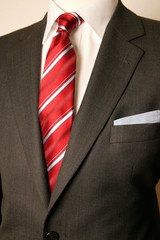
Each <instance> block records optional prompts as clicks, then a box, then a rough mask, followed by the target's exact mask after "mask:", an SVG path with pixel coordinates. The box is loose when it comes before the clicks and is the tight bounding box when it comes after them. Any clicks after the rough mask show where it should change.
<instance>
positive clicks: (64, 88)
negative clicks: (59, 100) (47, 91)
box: [38, 74, 75, 115]
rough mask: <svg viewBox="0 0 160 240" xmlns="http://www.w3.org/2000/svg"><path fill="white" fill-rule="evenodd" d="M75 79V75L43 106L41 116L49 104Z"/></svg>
mask: <svg viewBox="0 0 160 240" xmlns="http://www.w3.org/2000/svg"><path fill="white" fill-rule="evenodd" d="M74 79H75V74H74V75H73V76H72V77H70V78H69V79H68V80H67V81H66V82H65V83H64V84H63V85H62V86H61V87H60V88H59V89H58V90H57V91H56V92H55V93H54V94H53V95H52V96H51V97H50V98H49V99H48V100H47V101H46V102H45V103H44V104H43V105H42V107H41V108H40V109H39V111H38V112H39V115H40V114H41V112H42V111H43V110H44V109H45V108H46V107H47V106H48V104H50V103H51V102H52V101H53V99H55V98H56V97H57V96H58V95H59V94H60V93H61V92H62V91H63V90H64V89H65V88H66V87H67V86H68V85H69V84H70V83H71V82H72V81H73V80H74Z"/></svg>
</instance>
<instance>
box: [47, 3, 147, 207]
mask: <svg viewBox="0 0 160 240" xmlns="http://www.w3.org/2000/svg"><path fill="white" fill-rule="evenodd" d="M127 25H129V26H127ZM131 26H133V27H132V29H131ZM142 35H144V29H143V27H142V24H141V22H140V20H139V18H138V17H136V16H135V15H134V14H132V13H131V12H130V11H128V10H127V9H126V8H125V7H124V6H123V5H122V4H121V2H119V4H118V7H117V9H116V11H115V13H114V15H113V17H112V19H111V21H110V23H109V25H108V27H107V29H106V32H105V35H104V38H103V41H102V44H101V47H100V51H99V54H98V56H97V60H96V63H95V66H94V69H93V72H92V75H91V78H90V81H89V85H88V88H87V90H86V94H85V96H84V99H83V102H82V104H81V107H80V110H79V113H78V115H77V116H76V118H75V120H74V124H73V127H72V132H71V136H70V141H69V145H68V148H67V152H66V155H65V157H64V160H63V163H62V166H61V169H60V172H59V176H58V180H57V182H56V185H55V188H54V192H53V194H52V197H51V200H50V205H49V209H48V210H49V211H50V210H51V208H52V207H53V205H54V204H55V202H56V201H57V199H58V198H59V196H60V195H61V193H62V192H63V190H64V188H65V187H66V186H67V184H68V183H69V182H70V181H71V179H72V177H74V174H75V172H76V171H77V170H78V168H79V167H80V165H81V164H82V162H83V161H84V160H85V157H86V155H87V153H88V152H89V150H90V149H91V147H92V146H93V144H94V142H95V141H96V138H97V137H98V135H99V134H100V132H101V131H102V129H103V127H104V125H105V124H106V122H107V121H108V119H109V117H110V115H111V114H112V112H113V110H114V108H115V107H116V104H117V103H118V101H119V99H120V97H121V95H122V94H123V92H124V90H125V88H126V87H127V84H128V82H129V81H130V79H131V76H132V74H133V72H134V70H135V68H136V66H137V64H138V62H139V61H140V59H141V58H142V56H143V54H144V52H143V51H142V50H141V49H139V48H137V47H135V46H134V45H132V44H131V43H130V40H131V39H134V38H137V37H140V36H142Z"/></svg>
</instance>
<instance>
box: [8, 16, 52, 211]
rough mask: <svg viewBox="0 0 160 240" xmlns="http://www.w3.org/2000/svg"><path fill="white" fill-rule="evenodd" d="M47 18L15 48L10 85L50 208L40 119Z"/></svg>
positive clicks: (25, 144) (18, 119) (42, 193)
mask: <svg viewBox="0 0 160 240" xmlns="http://www.w3.org/2000/svg"><path fill="white" fill-rule="evenodd" d="M45 22H46V19H44V20H43V21H42V22H40V23H38V24H36V25H35V27H34V28H33V29H34V30H33V31H32V33H31V32H30V31H28V30H27V29H26V32H25V33H24V31H23V35H20V41H19V42H18V44H17V46H15V48H13V49H14V50H13V53H12V56H11V57H10V60H11V65H10V70H9V72H8V75H9V78H10V79H9V87H10V94H11V99H12V104H13V111H14V114H15V118H16V122H17V126H18V131H19V135H20V138H21V141H22V145H23V148H24V152H25V154H26V159H27V161H28V165H29V167H30V170H31V173H32V176H33V179H34V181H33V182H35V183H36V188H37V190H38V192H39V195H40V197H41V199H42V201H43V204H45V206H46V208H47V207H48V202H49V189H48V181H47V175H46V168H45V161H44V154H43V145H42V141H41V132H40V127H39V120H38V96H39V83H40V63H41V48H42V37H43V32H44V27H45Z"/></svg>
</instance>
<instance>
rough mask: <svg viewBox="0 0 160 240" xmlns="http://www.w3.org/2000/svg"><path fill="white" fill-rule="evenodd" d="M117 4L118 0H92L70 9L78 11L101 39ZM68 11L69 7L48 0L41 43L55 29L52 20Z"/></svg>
mask: <svg viewBox="0 0 160 240" xmlns="http://www.w3.org/2000/svg"><path fill="white" fill-rule="evenodd" d="M117 4H118V0H101V2H99V0H92V1H91V2H89V3H88V4H85V5H84V6H82V7H80V8H77V9H72V11H74V12H76V13H78V14H79V15H80V16H81V17H82V18H83V19H84V21H85V22H86V23H87V24H89V26H90V27H91V28H92V29H93V31H95V32H96V33H97V34H98V36H99V37H100V38H101V39H102V37H103V34H104V31H105V29H106V26H107V24H108V22H109V21H110V19H111V17H112V15H113V13H114V11H115V8H116V6H117ZM68 11H69V9H63V6H58V5H57V4H56V3H55V2H54V0H49V8H48V15H47V25H46V29H45V33H44V37H43V44H44V43H45V41H46V40H47V38H48V37H49V36H50V32H51V31H54V30H55V29H54V28H56V26H55V24H54V22H55V21H56V19H57V17H58V16H59V15H61V14H62V13H64V12H68Z"/></svg>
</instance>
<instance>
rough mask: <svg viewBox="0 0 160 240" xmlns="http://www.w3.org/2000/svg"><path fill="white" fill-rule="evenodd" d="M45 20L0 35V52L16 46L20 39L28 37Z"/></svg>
mask: <svg viewBox="0 0 160 240" xmlns="http://www.w3.org/2000/svg"><path fill="white" fill-rule="evenodd" d="M42 22H43V20H41V21H39V22H36V23H34V24H32V25H30V26H27V27H25V28H22V29H19V30H16V31H14V32H11V33H9V34H6V35H4V36H1V37H0V52H4V51H6V50H8V49H9V48H11V47H14V46H15V45H16V44H18V42H19V41H20V40H23V39H27V38H28V37H29V36H30V35H31V34H32V32H33V31H34V30H35V29H36V28H38V27H39V26H40V25H41V24H42Z"/></svg>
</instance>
